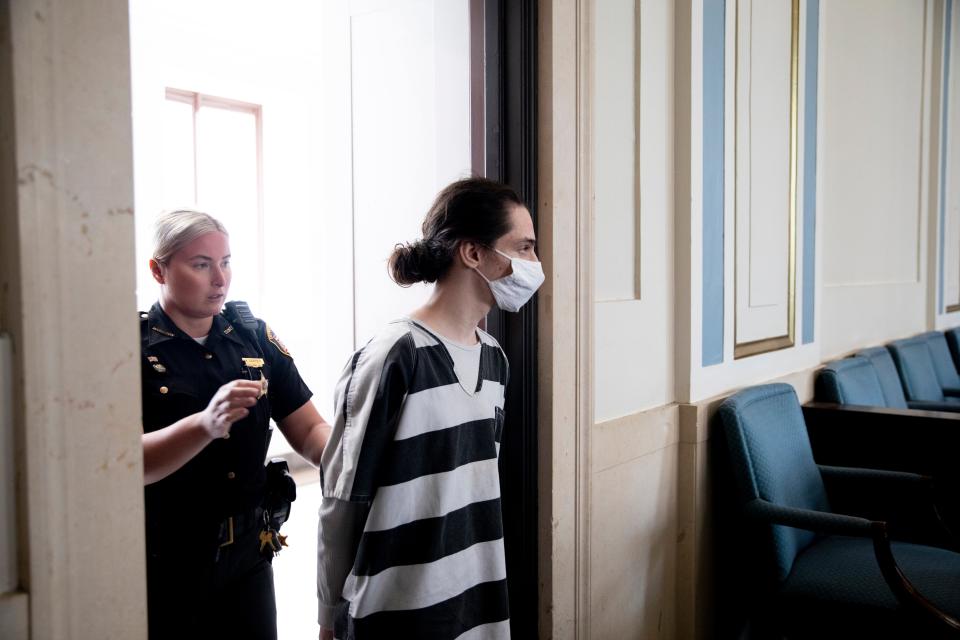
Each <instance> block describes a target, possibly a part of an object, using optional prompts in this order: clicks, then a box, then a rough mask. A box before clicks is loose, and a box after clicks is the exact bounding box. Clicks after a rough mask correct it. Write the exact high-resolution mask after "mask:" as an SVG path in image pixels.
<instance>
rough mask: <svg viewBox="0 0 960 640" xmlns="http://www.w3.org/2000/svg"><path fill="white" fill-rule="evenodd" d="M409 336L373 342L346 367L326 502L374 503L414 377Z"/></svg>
mask: <svg viewBox="0 0 960 640" xmlns="http://www.w3.org/2000/svg"><path fill="white" fill-rule="evenodd" d="M415 362H416V348H415V345H414V343H413V338H412V336H411V335H410V334H409V332H407V333H404V334H402V335H400V336H399V337H396V336H386V337H382V338H375V339H373V340H371V341H370V342H369V343H367V345H366V346H365V347H363V348H362V349H361V350H359V351H357V352H356V353H354V354H353V356H352V357H351V358H350V360H349V362H347V365H346V367H344V370H343V373H342V374H341V377H340V382H339V383H338V384H337V390H336V393H335V395H334V402H335V404H334V407H335V414H334V421H333V432H332V433H331V435H330V440H329V442H328V443H327V447H326V449H324V452H323V458H322V462H321V466H320V478H321V480H322V483H323V496H324V497H325V498H337V499H339V500H349V501H352V502H369V501H371V500H373V496H374V494H375V493H376V490H377V487H378V485H379V478H380V476H381V475H382V474H383V472H384V470H385V469H384V463H385V461H386V459H387V456H388V454H389V450H390V445H391V443H392V442H393V439H394V436H395V434H396V429H397V422H398V420H399V417H400V411H401V409H402V407H403V401H404V399H405V397H406V394H407V389H408V388H409V385H410V380H411V379H412V376H413V370H414V367H415Z"/></svg>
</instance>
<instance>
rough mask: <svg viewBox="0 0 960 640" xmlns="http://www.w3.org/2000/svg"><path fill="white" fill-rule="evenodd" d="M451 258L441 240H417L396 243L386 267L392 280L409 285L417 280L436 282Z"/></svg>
mask: <svg viewBox="0 0 960 640" xmlns="http://www.w3.org/2000/svg"><path fill="white" fill-rule="evenodd" d="M451 259H452V256H451V255H450V254H449V253H448V251H447V249H446V247H444V245H443V243H442V242H439V241H437V240H433V239H431V240H417V241H416V242H411V243H407V244H398V245H396V246H395V247H394V249H393V254H392V255H391V256H390V260H389V262H388V268H389V270H390V277H391V278H393V281H394V282H396V283H397V284H399V285H402V286H410V285H412V284H416V283H417V282H436V281H437V279H438V278H439V277H440V276H441V275H442V274H443V273H444V272H445V271H446V268H447V266H448V265H449V264H450V260H451Z"/></svg>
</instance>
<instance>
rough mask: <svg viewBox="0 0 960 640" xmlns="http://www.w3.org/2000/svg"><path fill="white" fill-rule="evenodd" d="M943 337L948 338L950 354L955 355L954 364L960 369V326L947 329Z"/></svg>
mask: <svg viewBox="0 0 960 640" xmlns="http://www.w3.org/2000/svg"><path fill="white" fill-rule="evenodd" d="M943 337H944V338H945V339H946V341H947V346H948V347H949V349H950V355H951V356H952V357H953V364H954V366H955V367H957V370H958V371H960V327H954V328H953V329H947V330H946V331H944V332H943Z"/></svg>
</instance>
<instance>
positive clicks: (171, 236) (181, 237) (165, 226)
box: [153, 209, 230, 264]
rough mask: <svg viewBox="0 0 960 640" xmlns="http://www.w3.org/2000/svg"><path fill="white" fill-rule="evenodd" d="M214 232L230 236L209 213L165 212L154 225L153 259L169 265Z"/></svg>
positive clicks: (181, 210) (192, 211) (179, 210)
mask: <svg viewBox="0 0 960 640" xmlns="http://www.w3.org/2000/svg"><path fill="white" fill-rule="evenodd" d="M214 231H219V232H220V233H222V234H223V235H226V236H229V235H230V234H229V233H227V228H226V227H224V226H223V223H221V222H220V221H219V220H217V219H216V218H214V217H213V216H212V215H210V214H209V213H204V212H202V211H195V210H193V209H176V210H173V211H164V212H163V213H161V214H160V215H159V216H158V217H157V221H156V223H155V224H154V229H153V259H154V260H156V261H157V262H158V263H159V264H167V262H168V261H169V260H170V258H171V257H172V256H173V254H175V253H176V252H177V251H179V250H180V249H182V248H183V247H184V246H186V245H188V244H190V243H191V242H193V241H194V240H196V239H197V238H199V237H200V236H202V235H204V234H205V233H212V232H214Z"/></svg>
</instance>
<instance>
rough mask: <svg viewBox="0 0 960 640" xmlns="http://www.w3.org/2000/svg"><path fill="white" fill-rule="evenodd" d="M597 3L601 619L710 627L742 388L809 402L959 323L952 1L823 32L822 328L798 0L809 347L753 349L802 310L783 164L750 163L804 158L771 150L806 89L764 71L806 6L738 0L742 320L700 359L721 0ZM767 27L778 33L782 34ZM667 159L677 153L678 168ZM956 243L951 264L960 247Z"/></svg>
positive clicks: (731, 235)
mask: <svg viewBox="0 0 960 640" xmlns="http://www.w3.org/2000/svg"><path fill="white" fill-rule="evenodd" d="M587 4H588V5H589V7H590V9H591V12H592V13H590V14H589V15H590V16H591V18H592V23H591V34H592V41H589V42H587V44H585V45H583V44H582V45H581V46H586V47H587V51H588V54H589V56H590V57H591V59H592V64H593V65H594V67H593V68H594V73H593V75H592V83H591V89H592V92H591V94H590V96H591V98H592V102H591V107H592V110H591V111H590V113H589V116H590V122H591V123H592V126H593V132H592V134H593V135H592V137H591V147H590V153H591V154H592V158H591V162H590V163H588V164H589V167H590V171H591V173H590V177H591V179H592V180H593V188H594V198H593V208H592V214H593V218H592V219H593V223H594V224H593V227H592V231H593V233H594V243H593V249H594V260H595V261H596V268H595V270H594V272H593V275H594V278H595V281H594V287H593V296H594V308H595V322H594V327H593V330H592V335H593V338H594V340H595V341H596V348H595V352H594V380H595V383H594V386H593V389H594V409H595V411H594V420H595V422H594V424H593V427H592V429H591V433H590V441H589V447H590V466H589V468H590V474H589V483H590V488H589V509H588V512H589V514H590V527H589V531H590V534H589V549H590V553H589V559H590V561H589V568H590V571H589V580H588V582H589V591H590V598H589V602H590V609H589V619H590V625H589V628H590V631H591V635H590V637H594V638H621V637H637V638H648V637H677V638H702V637H711V635H712V632H713V623H712V621H713V613H714V612H713V602H714V593H713V582H712V580H713V576H712V573H711V572H712V558H711V552H710V536H711V518H712V514H711V510H710V499H711V498H710V482H709V477H710V476H709V474H710V460H709V446H708V443H709V440H710V435H711V421H712V417H713V415H714V414H715V411H716V408H717V407H718V406H719V404H720V402H721V401H722V400H723V398H725V397H726V396H728V395H729V394H730V393H732V392H734V391H735V390H737V389H739V388H742V387H744V386H748V385H753V384H760V383H767V382H773V381H782V382H787V383H789V384H792V385H793V386H794V388H795V389H796V390H797V393H798V396H799V399H800V401H801V402H804V401H807V400H810V399H812V397H813V384H814V380H815V377H816V370H817V368H818V367H819V366H820V364H821V363H822V362H824V361H826V360H829V359H831V358H832V357H834V356H837V355H841V354H845V353H847V352H849V351H851V350H853V349H856V348H858V347H862V346H866V345H869V344H876V343H882V342H885V341H888V340H890V339H894V338H898V337H901V336H904V335H908V334H911V333H916V332H919V331H923V330H926V329H927V328H929V327H931V326H933V324H934V322H936V323H937V324H944V323H947V322H949V321H948V320H944V319H943V318H945V317H946V316H939V315H938V314H936V313H934V300H933V299H932V298H931V294H932V292H933V290H934V287H933V286H932V285H933V284H934V283H933V281H932V277H933V274H934V273H935V272H934V267H935V262H936V254H935V249H933V250H931V249H930V248H929V247H930V246H931V245H932V243H933V242H934V241H935V240H936V229H935V228H934V226H932V225H934V223H935V222H936V220H935V217H932V216H931V211H934V209H932V207H935V205H936V198H935V189H936V175H934V174H932V173H931V163H932V162H933V161H934V160H935V155H936V152H937V150H938V149H937V147H936V145H935V144H933V142H931V140H932V139H931V136H935V135H936V131H937V127H936V122H935V120H936V118H937V117H938V111H937V105H936V101H937V100H938V99H939V91H938V88H937V86H936V83H935V82H933V80H932V78H934V77H935V76H936V74H937V73H938V72H939V62H938V60H937V56H938V55H939V53H938V49H937V47H938V46H940V41H939V39H938V38H939V35H938V33H939V32H938V29H942V24H941V23H940V22H939V18H938V15H940V14H939V13H938V12H942V10H943V4H942V3H940V2H936V1H935V0H930V1H928V2H914V3H903V2H899V1H897V0H888V1H885V2H882V3H878V2H869V1H867V0H843V1H839V0H834V1H831V2H820V14H819V22H820V24H819V39H814V40H813V41H812V42H814V43H815V44H817V46H818V53H819V66H818V68H819V71H820V78H819V83H818V87H817V88H818V94H819V95H818V100H817V103H816V104H817V110H818V120H817V123H818V127H819V131H818V135H817V137H816V140H815V141H814V142H815V143H816V144H817V148H816V150H815V151H816V154H817V179H818V185H817V192H816V194H815V196H814V197H815V198H816V200H815V203H814V204H815V205H816V207H815V208H816V211H817V232H816V235H815V238H814V240H815V242H816V245H815V247H814V251H813V253H812V254H811V256H810V259H812V260H814V266H815V269H816V278H815V281H814V285H815V296H814V303H815V307H814V311H815V315H814V329H815V331H814V336H815V337H814V339H813V341H812V342H808V343H803V342H802V340H801V324H800V320H801V318H802V313H803V300H802V298H801V288H800V287H801V283H802V280H801V275H800V274H801V269H802V267H803V260H804V259H805V257H804V248H805V247H804V244H803V243H804V239H803V237H802V236H801V235H800V229H801V228H802V224H803V215H804V204H805V203H804V201H803V198H804V194H803V193H802V186H803V184H804V183H803V180H804V177H805V176H804V174H803V171H804V169H803V166H802V159H803V157H804V156H803V154H804V151H805V150H806V149H805V147H804V144H806V143H805V141H804V132H805V127H806V126H807V123H806V122H805V118H804V108H805V106H804V98H805V95H806V94H805V92H806V90H807V87H806V86H805V82H804V80H805V77H806V75H805V71H806V69H805V67H804V64H805V54H806V47H807V46H808V44H809V42H808V41H807V38H806V29H807V28H808V26H809V25H808V24H807V20H808V17H809V16H808V15H807V6H808V5H807V0H801V1H800V2H799V4H798V9H799V13H798V19H797V20H798V25H797V33H798V37H799V40H798V65H799V69H798V73H799V75H798V84H799V87H798V95H797V98H798V102H799V106H798V109H799V113H798V121H797V133H798V140H797V154H798V164H800V165H801V166H798V167H797V172H798V177H797V180H798V183H797V188H798V190H800V192H799V193H798V194H797V196H796V197H797V203H796V206H797V212H796V215H797V219H796V225H797V233H798V237H797V238H796V243H797V244H796V256H795V260H796V264H795V269H796V273H797V276H796V278H797V280H796V282H795V285H794V286H795V288H796V299H795V302H794V305H795V308H794V313H795V322H796V327H795V336H794V344H793V345H792V346H788V347H787V348H783V349H780V350H776V351H771V352H768V353H761V354H759V355H753V356H749V357H743V356H742V354H737V353H736V347H735V345H736V344H737V343H739V342H743V341H744V340H743V339H741V338H742V337H744V336H745V337H746V338H747V339H750V338H751V337H752V338H766V337H774V336H775V335H777V334H779V333H783V332H785V331H786V329H787V326H786V323H784V322H783V318H784V317H785V311H786V302H785V300H786V294H787V291H788V289H787V287H788V280H787V278H786V277H785V276H786V274H787V266H788V257H789V254H788V245H787V243H786V242H785V240H786V238H787V234H788V232H789V227H788V226H787V224H786V223H787V220H788V212H789V202H790V200H789V197H787V196H789V191H788V188H789V185H788V184H780V183H777V185H776V186H777V188H778V189H779V190H775V192H774V191H771V190H770V189H769V188H768V186H769V185H770V184H771V183H772V182H773V181H771V180H766V179H763V180H760V182H759V186H757V185H756V184H755V185H753V186H751V184H750V181H749V180H746V181H745V180H743V178H744V177H745V176H744V172H745V171H746V169H744V168H743V167H747V166H749V165H750V162H749V157H750V155H752V156H753V159H752V162H753V163H754V165H756V164H757V163H761V162H762V163H763V166H762V167H759V168H758V167H757V166H754V171H757V170H758V169H759V170H770V169H771V168H772V169H773V170H774V171H775V172H789V170H790V165H789V161H788V160H789V158H788V157H782V156H783V155H784V154H786V153H788V152H789V146H788V145H787V144H785V143H783V141H782V140H781V144H779V146H778V147H777V148H776V149H774V151H776V152H777V153H776V154H774V156H771V157H770V158H766V156H765V155H764V154H765V153H766V152H768V151H771V149H772V146H771V145H765V143H764V136H767V137H769V136H787V137H789V134H790V122H789V113H790V111H789V109H790V100H789V86H786V85H784V86H781V85H783V83H780V84H778V85H777V86H778V87H779V89H778V90H777V91H772V92H771V91H768V87H767V86H766V85H765V84H763V83H764V82H766V81H765V80H764V78H767V79H770V78H774V79H776V78H783V77H789V73H790V52H789V50H788V49H784V48H783V47H784V46H786V45H784V43H783V40H784V39H786V40H787V41H789V37H790V24H789V20H790V8H791V3H790V2H786V1H784V2H780V3H778V4H777V5H776V7H774V6H772V5H767V4H764V5H763V6H762V7H760V8H762V9H769V10H768V11H759V12H758V11H756V9H757V5H756V3H753V6H754V9H755V11H754V12H753V15H752V22H751V21H750V20H747V21H745V20H744V19H743V13H742V12H744V11H746V9H747V8H749V6H750V3H749V2H746V1H743V2H739V3H738V2H736V1H735V0H728V2H726V11H727V14H726V29H727V35H726V39H727V44H726V54H727V70H726V76H727V77H726V94H727V98H726V105H725V107H726V113H725V118H726V122H727V124H726V130H725V131H726V135H727V143H726V159H725V169H726V175H725V192H726V193H725V198H726V199H725V202H724V221H725V227H724V231H725V235H724V256H725V264H724V285H725V287H724V309H723V320H724V339H723V360H722V362H721V363H719V364H716V365H712V366H703V364H702V362H701V346H702V345H701V329H702V323H703V321H704V320H703V318H704V311H705V310H704V309H703V308H702V287H703V282H702V263H701V243H702V242H703V240H704V237H703V228H702V208H701V207H702V198H703V192H702V188H703V185H702V182H701V178H702V170H703V165H702V162H703V155H702V153H703V149H702V146H701V144H702V140H703V133H704V132H703V128H702V127H703V124H702V123H703V112H702V100H703V97H704V96H703V76H702V73H703V69H702V61H703V50H702V48H701V47H702V42H703V37H704V31H703V29H704V2H703V0H679V1H678V2H637V3H634V2H630V1H628V0H618V1H617V2H606V1H605V0H604V1H603V2H600V1H599V0H593V1H591V2H587ZM738 8H739V9H740V10H741V14H740V18H741V19H740V20H739V21H738V19H737V17H738V14H737V10H738ZM774 9H776V11H774ZM638 11H639V15H638V14H637V12H638ZM785 20H786V21H787V22H786V23H784V21H785ZM638 24H639V28H640V32H639V37H638V34H637V32H636V31H635V29H636V28H637V25H638ZM777 29H779V31H777ZM751 31H752V32H753V35H752V36H751ZM767 32H770V33H774V32H775V33H778V34H779V35H778V37H777V38H775V39H774V40H763V39H762V36H763V34H764V33H767ZM748 37H752V46H753V47H754V48H755V49H756V51H755V52H754V54H755V57H758V58H757V59H754V60H753V61H750V60H749V55H750V50H749V47H746V46H744V43H743V40H744V39H746V38H748ZM737 38H740V39H741V44H740V45H739V48H738V45H737V43H736V40H737ZM878 43H883V46H878ZM631 45H632V46H631ZM763 47H767V48H770V47H772V48H774V49H776V51H775V52H774V53H776V54H777V55H772V54H770V55H767V54H765V53H764V51H765V50H764V49H763ZM744 65H746V66H744ZM771 65H778V66H777V69H771V68H770V66H771ZM744 69H746V70H747V71H752V72H754V78H753V81H754V83H756V82H760V83H761V84H760V86H757V85H756V84H754V85H753V86H750V87H749V91H747V92H746V93H744V92H745V91H746V89H744V87H743V86H740V87H739V88H738V84H737V81H736V77H737V72H738V70H739V71H740V75H741V79H742V77H743V72H744ZM664 74H666V75H665V76H664ZM758 79H759V80H758ZM767 84H769V82H767ZM738 91H739V93H738ZM750 92H752V95H753V100H747V98H749V97H750V96H751V93H750ZM764 100H767V101H771V100H772V101H774V102H776V104H777V105H779V107H778V108H779V110H778V111H777V113H778V114H779V116H778V117H779V118H780V120H778V121H776V122H768V121H764V120H763V119H762V118H761V119H759V120H758V119H757V118H758V114H757V113H753V114H751V113H749V110H748V109H746V107H744V105H746V104H749V103H750V102H754V103H756V102H758V101H759V102H761V103H764ZM764 104H766V103H764ZM754 107H755V109H754V111H756V104H755V105H754ZM764 111H765V113H766V112H770V109H766V110H764ZM760 115H762V114H760ZM665 130H667V133H666V134H665V133H664V131H665ZM751 134H752V135H751ZM904 149H907V150H909V152H908V153H904V152H903V150H904ZM768 155H769V154H768ZM745 162H746V164H744V163H745ZM773 164H776V166H775V167H774V166H772V165H773ZM662 167H669V168H671V169H672V170H668V171H666V172H665V173H663V174H661V172H660V169H661V168H662ZM761 177H762V176H761ZM754 178H755V179H756V176H754ZM758 188H759V189H760V190H761V191H759V192H757V189H758ZM746 194H750V197H751V198H752V199H753V200H754V205H756V202H757V201H763V199H764V198H767V199H768V200H769V202H768V203H767V206H766V207H765V208H763V210H761V211H760V212H759V214H760V215H761V216H765V218H756V217H755V216H756V213H754V214H753V215H751V214H750V212H749V210H744V209H743V207H742V206H741V205H742V204H743V199H744V198H746ZM771 208H772V209H773V210H772V211H771ZM770 216H773V217H770ZM738 224H740V225H741V226H742V227H743V228H742V229H741V228H740V227H738V226H737V225H738ZM771 225H772V226H771ZM768 227H769V229H768ZM951 229H952V228H951ZM953 231H954V233H955V230H953ZM771 235H774V236H776V238H777V239H778V240H777V241H776V242H773V241H772V240H770V239H769V237H770V236H771ZM757 236H759V238H760V243H759V244H757V243H756V237H757ZM781 236H782V237H781ZM751 237H754V241H753V243H754V244H753V245H751V244H750V238H751ZM780 239H782V240H784V242H780V241H779V240H780ZM648 243H649V244H648ZM650 245H653V248H650ZM931 251H934V253H931ZM951 259H952V260H953V262H950V263H948V264H954V263H956V262H957V260H960V259H958V258H955V257H954V258H951ZM771 275H772V276H775V277H771ZM658 286H663V287H664V288H663V289H659V288H658ZM955 286H957V285H954V287H955ZM751 287H752V288H751ZM951 292H952V290H951ZM754 294H756V295H754ZM751 298H752V299H753V301H754V302H756V303H758V304H755V305H754V306H756V307H763V306H764V305H765V304H766V303H767V302H770V301H772V304H776V305H779V306H777V308H776V314H777V320H776V322H771V323H768V324H764V322H765V321H760V320H757V321H754V320H753V319H751V318H750V317H748V315H749V313H751V310H750V305H751V304H752V303H751ZM766 298H769V299H770V300H769V301H768V300H766ZM651 302H652V303H653V304H650V305H649V306H645V304H648V303H651ZM740 307H743V309H741V308H740ZM755 315H756V313H755ZM751 322H752V323H753V324H752V325H749V324H744V323H751ZM738 323H739V324H738ZM777 323H779V324H777ZM953 324H956V322H954V323H953ZM768 325H769V326H768ZM738 328H739V329H738ZM744 329H746V331H744ZM751 331H752V332H753V333H751ZM740 332H742V333H743V336H741V335H740Z"/></svg>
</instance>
